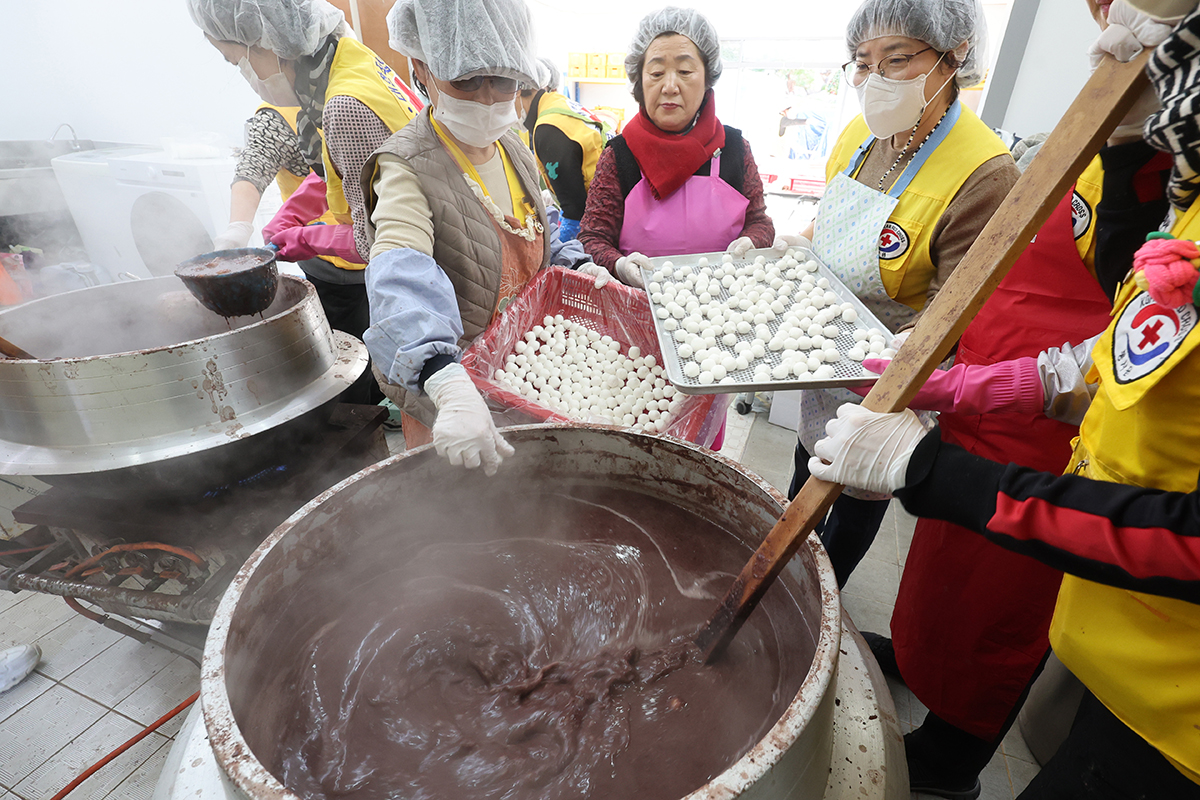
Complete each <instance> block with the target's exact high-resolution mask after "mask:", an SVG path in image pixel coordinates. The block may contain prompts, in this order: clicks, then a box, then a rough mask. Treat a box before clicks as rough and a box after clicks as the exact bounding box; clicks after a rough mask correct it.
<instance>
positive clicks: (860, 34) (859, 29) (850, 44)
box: [846, 0, 987, 87]
mask: <svg viewBox="0 0 1200 800" xmlns="http://www.w3.org/2000/svg"><path fill="white" fill-rule="evenodd" d="M881 36H905V37H908V38H909V39H916V40H918V41H922V42H925V43H926V44H927V45H929V46H930V47H932V48H933V49H934V50H938V51H941V52H943V53H945V52H951V51H953V52H954V55H955V57H956V58H957V59H958V61H959V68H958V74H957V77H956V78H955V82H956V83H957V84H958V85H959V86H961V87H967V86H975V85H976V84H978V83H979V82H980V81H981V80H983V74H984V72H985V71H986V70H987V23H986V22H985V21H984V18H983V6H982V5H981V4H980V2H979V0H867V2H865V3H863V4H862V5H861V6H859V8H858V10H857V11H855V12H854V16H853V17H851V18H850V24H849V25H847V26H846V47H847V48H848V49H849V51H850V57H851V58H853V57H854V51H855V50H856V49H857V48H858V46H859V45H860V44H862V43H863V42H869V41H870V40H872V39H878V38H880V37H881ZM964 51H965V52H964Z"/></svg>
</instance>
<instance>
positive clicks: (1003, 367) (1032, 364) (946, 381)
mask: <svg viewBox="0 0 1200 800" xmlns="http://www.w3.org/2000/svg"><path fill="white" fill-rule="evenodd" d="M862 363H863V368H864V369H866V370H869V371H871V372H876V373H879V374H883V371H884V370H885V369H887V366H888V364H890V363H892V362H891V361H890V360H888V359H883V358H868V359H867V360H866V361H864V362H862ZM872 385H873V384H872ZM870 390H871V387H870V386H855V387H852V388H851V389H850V391H852V392H854V393H855V394H857V395H862V396H863V397H865V396H866V395H867V392H869V391H870ZM1043 402H1044V397H1043V395H1042V378H1041V375H1040V374H1039V373H1038V366H1037V359H1036V358H1033V357H1030V356H1027V357H1025V358H1017V359H1013V360H1012V361H1001V362H999V363H998V364H989V365H986V366H985V365H974V364H972V365H970V366H968V365H965V364H955V365H954V366H953V367H951V368H950V369H948V370H942V369H936V370H934V371H933V374H932V375H930V376H929V379H928V380H927V381H925V385H924V386H922V387H921V390H920V391H919V392H917V396H916V397H914V398H913V399H912V402H911V403H909V404H908V407H909V408H913V409H917V410H919V411H940V412H942V413H943V414H988V413H1009V414H1032V413H1036V412H1040V411H1041V410H1042V404H1043Z"/></svg>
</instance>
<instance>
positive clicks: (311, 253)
mask: <svg viewBox="0 0 1200 800" xmlns="http://www.w3.org/2000/svg"><path fill="white" fill-rule="evenodd" d="M271 244H273V245H275V246H276V247H278V248H279V257H280V259H282V260H284V261H303V260H304V259H306V258H316V257H317V256H337V257H338V258H342V259H345V260H346V261H349V262H350V263H352V264H362V263H364V262H363V260H362V258H360V257H359V255H358V245H356V244H355V242H354V226H353V225H305V226H302V227H297V228H288V229H286V230H282V231H280V232H279V233H277V234H275V235H274V236H272V237H271Z"/></svg>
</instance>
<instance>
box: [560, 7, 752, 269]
mask: <svg viewBox="0 0 1200 800" xmlns="http://www.w3.org/2000/svg"><path fill="white" fill-rule="evenodd" d="M625 70H626V72H627V73H628V74H629V80H630V81H631V82H632V83H633V96H634V98H635V99H636V100H637V101H638V105H639V106H640V110H639V111H638V113H637V115H636V116H634V118H633V119H631V120H630V121H629V123H628V124H627V125H626V126H625V130H624V132H623V133H622V135H620V136H617V137H616V138H614V139H613V140H612V141H611V142H610V143H609V147H608V148H606V149H605V151H604V153H603V154H602V155H601V156H600V161H599V163H598V164H597V165H596V175H595V177H594V178H593V179H592V185H591V188H590V189H589V190H588V198H587V206H586V209H585V211H584V215H583V220H582V222H581V224H580V229H579V240H580V241H581V242H582V243H583V246H584V249H585V250H587V252H588V255H589V256H591V258H592V260H593V261H595V262H596V264H598V265H600V266H601V267H604V268H606V269H608V270H610V271H612V272H613V273H614V274H616V276H617V277H618V278H620V279H621V280H622V281H624V282H625V283H627V284H630V285H632V286H641V285H642V277H641V271H640V267H641V266H643V265H645V264H647V263H648V262H647V260H646V259H647V258H648V257H651V256H666V255H676V254H679V253H707V252H713V251H718V250H726V249H727V248H728V249H729V250H730V252H734V253H736V254H738V255H742V254H744V253H745V252H746V251H747V250H749V249H750V248H751V247H769V246H770V245H771V242H772V241H774V237H775V226H774V225H773V224H772V223H771V218H770V217H768V216H767V210H766V203H765V202H764V200H763V187H762V180H761V179H760V178H759V176H758V167H757V166H756V165H755V163H754V156H753V155H752V154H751V152H750V144H749V143H748V142H747V141H746V140H745V139H743V138H742V134H741V132H740V131H738V130H737V129H736V128H730V127H728V126H723V125H722V124H721V122H720V120H719V119H717V112H716V101H715V99H714V97H713V91H712V86H713V84H715V83H716V82H717V78H719V77H720V75H721V48H720V41H719V39H718V38H717V33H716V31H715V30H714V29H713V27H712V25H711V24H710V23H709V21H708V20H707V19H705V18H704V17H703V16H702V15H700V14H699V13H697V12H696V11H692V10H690V9H678V8H667V9H663V10H662V11H657V12H655V13H653V14H650V15H649V16H647V17H645V18H644V19H643V20H642V21H641V23H640V24H639V26H638V32H637V34H636V35H635V36H634V40H633V43H632V44H631V45H630V46H629V54H628V56H627V57H626V59H625ZM606 277H607V276H605V275H602V276H599V280H600V281H603V280H605V279H606Z"/></svg>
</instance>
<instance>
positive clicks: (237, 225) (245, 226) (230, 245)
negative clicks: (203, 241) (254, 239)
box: [213, 222, 254, 251]
mask: <svg viewBox="0 0 1200 800" xmlns="http://www.w3.org/2000/svg"><path fill="white" fill-rule="evenodd" d="M252 233H254V226H253V225H251V224H250V223H249V222H231V223H229V227H228V228H226V229H225V230H223V231H222V232H221V235H219V236H218V237H217V238H216V239H213V250H214V251H215V250H236V249H237V248H239V247H245V246H246V245H247V244H249V243H250V234H252Z"/></svg>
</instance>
